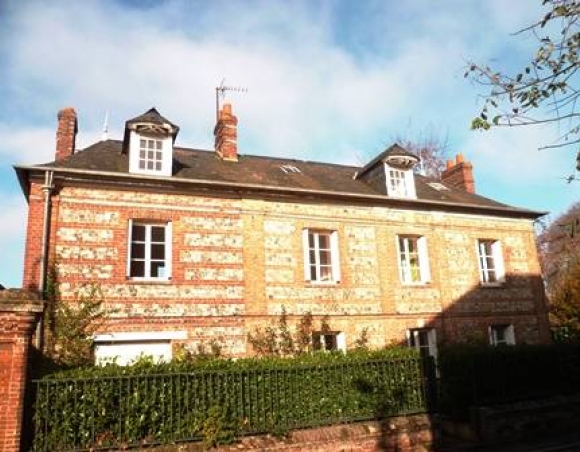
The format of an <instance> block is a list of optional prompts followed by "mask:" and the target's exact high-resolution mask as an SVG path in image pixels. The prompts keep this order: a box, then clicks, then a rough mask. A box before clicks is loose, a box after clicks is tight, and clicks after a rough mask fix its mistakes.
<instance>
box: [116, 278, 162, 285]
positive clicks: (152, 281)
mask: <svg viewBox="0 0 580 452" xmlns="http://www.w3.org/2000/svg"><path fill="white" fill-rule="evenodd" d="M126 282H127V284H141V285H154V284H164V285H168V284H172V283H173V281H172V280H171V279H135V278H127V279H126Z"/></svg>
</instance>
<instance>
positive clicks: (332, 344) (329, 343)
mask: <svg viewBox="0 0 580 452" xmlns="http://www.w3.org/2000/svg"><path fill="white" fill-rule="evenodd" d="M323 338H324V349H325V350H336V348H337V347H336V335H335V334H325V335H324V336H323Z"/></svg>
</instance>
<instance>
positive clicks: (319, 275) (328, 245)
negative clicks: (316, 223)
mask: <svg viewBox="0 0 580 452" xmlns="http://www.w3.org/2000/svg"><path fill="white" fill-rule="evenodd" d="M302 242H303V247H304V279H305V280H306V281H311V282H314V283H336V282H338V281H340V263H339V258H338V234H337V232H336V231H320V230H312V229H304V230H303V231H302Z"/></svg>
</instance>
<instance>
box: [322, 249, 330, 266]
mask: <svg viewBox="0 0 580 452" xmlns="http://www.w3.org/2000/svg"><path fill="white" fill-rule="evenodd" d="M330 263H331V261H330V251H320V264H321V265H330Z"/></svg>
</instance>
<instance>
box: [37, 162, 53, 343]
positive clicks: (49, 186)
mask: <svg viewBox="0 0 580 452" xmlns="http://www.w3.org/2000/svg"><path fill="white" fill-rule="evenodd" d="M53 176H54V173H53V172H52V171H46V173H44V185H43V186H42V187H41V190H42V193H43V194H44V219H43V224H42V244H41V254H40V280H39V282H38V291H39V293H40V298H41V299H42V300H44V301H45V303H44V305H45V308H46V301H47V300H46V280H47V273H48V242H49V240H48V239H49V234H50V199H51V195H52V191H53V190H54V184H53ZM44 316H45V312H43V313H42V315H41V316H40V321H39V322H38V323H37V324H36V344H35V345H36V348H37V349H38V350H41V349H42V347H43V345H44V337H43V332H44Z"/></svg>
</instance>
